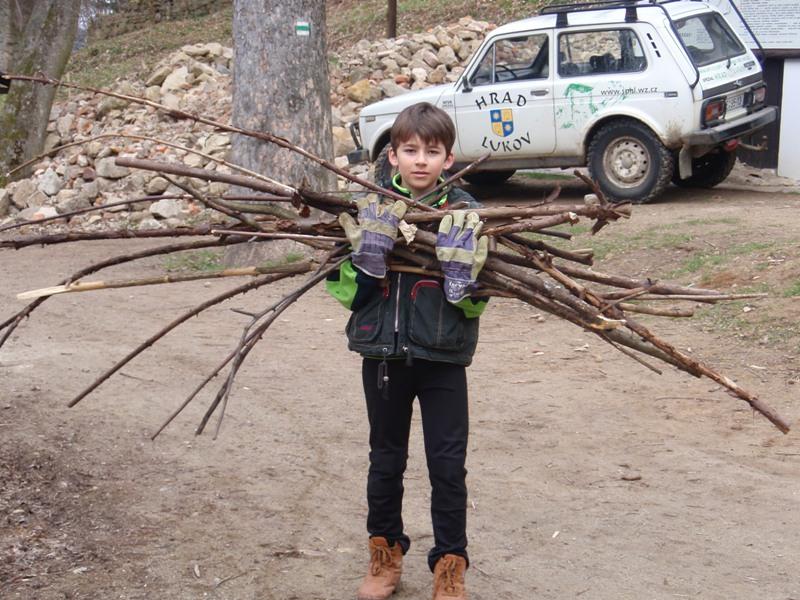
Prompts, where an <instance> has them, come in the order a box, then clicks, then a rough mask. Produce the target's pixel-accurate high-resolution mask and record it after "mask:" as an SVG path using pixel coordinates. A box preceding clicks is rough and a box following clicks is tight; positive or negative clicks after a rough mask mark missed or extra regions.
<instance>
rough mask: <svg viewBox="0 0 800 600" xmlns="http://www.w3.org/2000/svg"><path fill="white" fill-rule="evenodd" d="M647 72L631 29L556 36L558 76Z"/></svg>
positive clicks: (645, 62) (640, 47)
mask: <svg viewBox="0 0 800 600" xmlns="http://www.w3.org/2000/svg"><path fill="white" fill-rule="evenodd" d="M646 68H647V58H646V57H645V55H644V51H643V50H642V45H641V43H640V42H639V38H638V37H637V36H636V33H634V32H633V30H631V29H606V30H602V31H577V32H571V33H562V34H561V35H559V36H558V74H559V75H561V76H562V77H569V76H573V75H606V74H609V73H611V74H613V73H634V72H637V71H644V70H645V69H646Z"/></svg>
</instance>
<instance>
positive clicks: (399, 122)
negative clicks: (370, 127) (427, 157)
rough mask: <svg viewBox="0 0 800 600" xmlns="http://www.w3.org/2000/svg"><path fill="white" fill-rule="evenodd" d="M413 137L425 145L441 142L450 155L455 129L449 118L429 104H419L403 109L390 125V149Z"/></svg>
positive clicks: (454, 138) (394, 148)
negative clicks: (416, 137) (416, 136)
mask: <svg viewBox="0 0 800 600" xmlns="http://www.w3.org/2000/svg"><path fill="white" fill-rule="evenodd" d="M415 135H418V136H419V137H420V139H421V140H422V141H423V142H425V143H426V144H436V143H437V142H441V143H442V144H443V145H444V149H445V151H446V152H447V153H448V154H450V151H451V150H452V149H453V143H454V142H455V140H456V128H455V126H454V125H453V121H452V119H451V118H450V116H449V115H448V114H447V113H446V112H444V111H443V110H442V109H441V108H437V107H435V106H434V105H433V104H431V103H429V102H419V103H417V104H412V105H411V106H409V107H407V108H405V109H403V111H402V112H401V113H400V114H399V115H397V119H395V121H394V125H392V133H391V143H392V149H393V150H397V147H398V146H399V145H400V144H402V143H403V142H407V141H408V140H410V139H411V138H412V137H414V136H415Z"/></svg>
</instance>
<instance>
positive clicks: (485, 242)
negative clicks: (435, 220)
mask: <svg viewBox="0 0 800 600" xmlns="http://www.w3.org/2000/svg"><path fill="white" fill-rule="evenodd" d="M482 227H483V223H482V222H481V220H480V217H479V216H478V213H475V212H471V213H469V214H467V213H466V212H465V211H463V210H457V211H454V212H453V214H452V215H445V216H444V218H443V219H442V221H441V223H440V224H439V233H438V235H437V236H436V258H438V259H439V263H440V264H441V265H442V273H444V295H445V297H446V298H447V300H448V302H450V303H452V304H455V303H456V302H460V301H461V300H463V299H464V298H466V297H467V296H469V294H470V292H471V291H472V289H473V288H474V286H475V280H476V279H477V278H478V273H480V272H481V269H482V268H483V265H484V264H485V263H486V257H487V256H488V254H489V239H488V238H486V237H482V238H480V239H478V234H479V233H480V231H481V228H482Z"/></svg>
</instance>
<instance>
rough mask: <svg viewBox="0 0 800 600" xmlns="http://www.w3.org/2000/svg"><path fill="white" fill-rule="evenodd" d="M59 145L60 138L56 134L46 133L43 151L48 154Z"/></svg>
mask: <svg viewBox="0 0 800 600" xmlns="http://www.w3.org/2000/svg"><path fill="white" fill-rule="evenodd" d="M60 144H61V136H60V135H58V134H57V133H53V132H51V133H48V134H47V137H45V138H44V151H45V152H50V150H52V149H53V148H55V147H56V146H58V145H60Z"/></svg>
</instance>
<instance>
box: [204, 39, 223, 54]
mask: <svg viewBox="0 0 800 600" xmlns="http://www.w3.org/2000/svg"><path fill="white" fill-rule="evenodd" d="M206 48H208V53H209V54H210V55H211V56H222V53H223V52H224V51H225V48H224V46H223V45H222V44H219V43H217V42H210V43H208V44H206Z"/></svg>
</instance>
